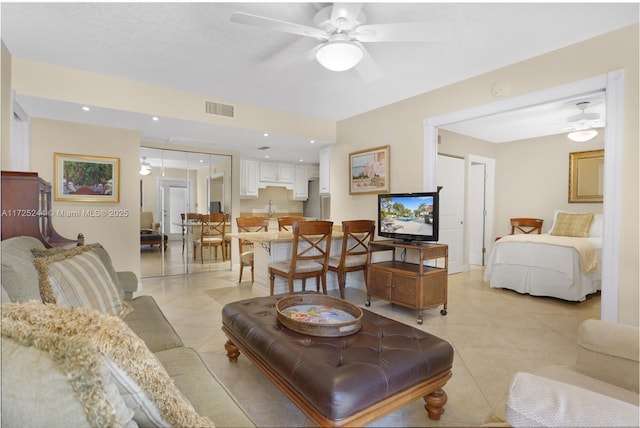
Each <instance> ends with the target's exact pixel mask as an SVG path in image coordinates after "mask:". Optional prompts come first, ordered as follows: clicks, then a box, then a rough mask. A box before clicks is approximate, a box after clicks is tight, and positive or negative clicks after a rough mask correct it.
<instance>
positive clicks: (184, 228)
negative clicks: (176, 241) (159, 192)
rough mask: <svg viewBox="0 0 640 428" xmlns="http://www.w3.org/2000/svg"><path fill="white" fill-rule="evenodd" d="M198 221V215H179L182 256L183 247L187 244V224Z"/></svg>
mask: <svg viewBox="0 0 640 428" xmlns="http://www.w3.org/2000/svg"><path fill="white" fill-rule="evenodd" d="M196 220H197V221H200V214H198V213H180V226H181V232H182V254H184V246H185V244H186V242H187V233H189V230H188V225H187V223H189V222H192V221H196Z"/></svg>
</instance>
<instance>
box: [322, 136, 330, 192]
mask: <svg viewBox="0 0 640 428" xmlns="http://www.w3.org/2000/svg"><path fill="white" fill-rule="evenodd" d="M319 168H320V177H319V184H320V196H331V148H330V147H323V148H322V149H320V164H319Z"/></svg>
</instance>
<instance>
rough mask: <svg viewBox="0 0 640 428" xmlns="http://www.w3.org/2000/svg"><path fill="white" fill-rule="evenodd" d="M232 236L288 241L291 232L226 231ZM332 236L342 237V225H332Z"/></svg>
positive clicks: (291, 234)
mask: <svg viewBox="0 0 640 428" xmlns="http://www.w3.org/2000/svg"><path fill="white" fill-rule="evenodd" d="M276 228H277V226H276ZM227 236H230V237H232V238H239V239H244V240H247V241H252V242H288V241H291V240H293V232H290V231H282V232H279V231H277V230H274V231H269V232H242V233H227ZM331 237H332V238H342V225H335V224H334V225H333V232H332V235H331Z"/></svg>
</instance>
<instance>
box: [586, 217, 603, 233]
mask: <svg viewBox="0 0 640 428" xmlns="http://www.w3.org/2000/svg"><path fill="white" fill-rule="evenodd" d="M603 228H604V218H603V217H602V214H595V215H594V216H593V221H592V222H591V226H590V227H589V238H602V229H603Z"/></svg>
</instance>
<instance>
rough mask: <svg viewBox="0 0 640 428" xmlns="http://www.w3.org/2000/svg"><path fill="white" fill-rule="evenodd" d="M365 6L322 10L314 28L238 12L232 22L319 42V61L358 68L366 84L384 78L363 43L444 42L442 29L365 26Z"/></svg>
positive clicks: (334, 67)
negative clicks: (309, 38) (363, 7)
mask: <svg viewBox="0 0 640 428" xmlns="http://www.w3.org/2000/svg"><path fill="white" fill-rule="evenodd" d="M362 6H363V3H334V4H333V6H326V7H324V8H322V9H320V10H319V11H318V12H317V13H316V15H315V17H314V18H313V25H314V27H311V26H308V25H303V24H296V23H293V22H287V21H281V20H279V19H274V18H268V17H264V16H258V15H252V14H249V13H244V12H236V13H234V14H233V15H231V21H232V22H235V23H238V24H245V25H253V26H257V27H262V28H267V29H270V30H275V31H281V32H285V33H290V34H296V35H299V36H303V37H311V38H315V39H317V40H319V41H320V44H319V45H317V46H316V47H315V48H314V51H315V57H316V60H317V61H318V62H319V63H320V64H321V65H322V66H324V67H325V68H327V69H329V70H332V71H345V70H349V69H351V68H355V70H356V71H357V72H358V74H359V75H360V76H361V77H362V79H363V80H365V81H367V82H370V81H374V80H377V79H379V78H381V77H382V70H381V69H380V67H379V66H378V64H377V63H376V62H375V60H374V59H373V58H372V57H371V55H370V54H369V52H368V51H367V49H366V48H365V47H364V45H363V43H376V42H428V41H435V40H442V39H443V37H444V29H442V28H441V27H442V26H440V25H432V24H427V23H424V22H403V23H391V24H371V25H367V24H366V17H365V14H364V12H363V11H362Z"/></svg>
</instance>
